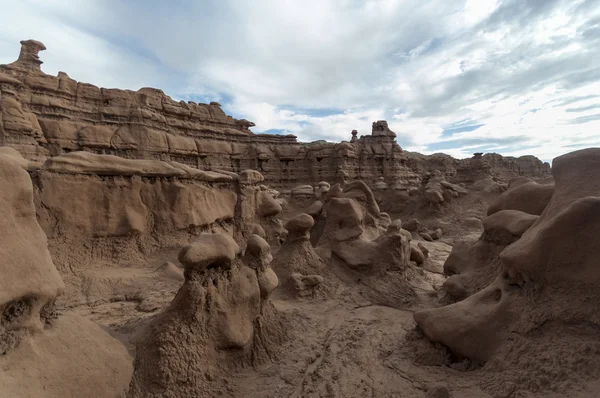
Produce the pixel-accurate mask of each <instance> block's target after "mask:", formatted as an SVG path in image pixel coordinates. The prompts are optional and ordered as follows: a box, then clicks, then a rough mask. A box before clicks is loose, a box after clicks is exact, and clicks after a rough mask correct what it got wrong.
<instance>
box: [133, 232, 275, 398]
mask: <svg viewBox="0 0 600 398" xmlns="http://www.w3.org/2000/svg"><path fill="white" fill-rule="evenodd" d="M245 258H246V261H247V264H248V265H246V264H244V263H243V262H242V253H241V249H240V247H239V246H238V244H237V243H236V242H235V241H234V240H233V238H231V237H230V236H228V235H224V234H206V235H201V236H200V237H199V239H198V240H197V241H196V242H194V243H192V244H190V245H188V246H186V247H184V248H183V249H182V250H181V252H180V253H179V260H180V262H181V263H182V264H183V265H184V266H185V273H184V275H185V282H184V284H183V286H182V287H181V289H180V290H179V292H178V293H177V296H176V297H175V299H174V300H173V302H172V303H171V305H170V306H169V307H168V308H167V309H166V310H165V311H164V312H163V313H161V314H159V315H158V316H156V318H155V319H153V321H152V322H151V323H150V324H149V325H148V326H147V328H146V329H145V331H144V332H143V335H142V336H141V337H140V339H139V341H138V343H137V356H136V360H135V371H134V374H133V378H132V380H131V384H130V390H129V395H128V396H129V397H182V396H214V395H215V394H217V393H218V392H221V393H222V392H223V391H226V388H227V381H226V379H227V376H226V371H228V370H230V369H231V368H235V367H239V366H243V365H244V364H252V362H253V361H255V360H258V359H259V358H269V357H270V356H269V355H268V350H269V347H268V343H269V342H270V341H271V340H270V336H269V327H271V326H273V325H272V322H274V321H275V319H274V318H275V317H276V314H275V313H274V308H272V306H271V304H270V302H269V301H268V297H269V295H270V293H271V292H272V291H273V289H274V288H275V287H276V286H277V277H276V276H275V275H274V274H273V273H272V271H271V270H270V268H269V263H270V261H271V256H270V248H269V245H268V244H267V243H266V242H265V241H264V240H263V239H262V238H260V237H258V236H257V235H253V236H252V237H251V238H250V240H249V242H248V244H247V253H246V256H245ZM275 334H280V335H281V334H283V331H282V330H279V331H276V333H275ZM265 351H267V354H265Z"/></svg>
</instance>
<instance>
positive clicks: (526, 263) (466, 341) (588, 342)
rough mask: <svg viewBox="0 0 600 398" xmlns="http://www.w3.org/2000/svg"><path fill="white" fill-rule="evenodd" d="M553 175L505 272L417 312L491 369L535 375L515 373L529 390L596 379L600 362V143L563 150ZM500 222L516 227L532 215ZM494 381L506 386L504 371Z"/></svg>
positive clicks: (438, 337)
mask: <svg viewBox="0 0 600 398" xmlns="http://www.w3.org/2000/svg"><path fill="white" fill-rule="evenodd" d="M552 173H553V175H554V180H555V187H554V191H553V194H552V198H551V199H550V201H549V203H548V205H547V206H546V207H545V209H544V210H543V212H541V215H540V216H539V218H538V219H537V220H536V221H535V222H534V223H533V225H532V226H531V227H530V228H528V229H527V230H526V231H525V232H524V233H523V235H522V236H521V238H520V239H518V240H517V241H516V242H514V243H512V244H511V245H509V246H507V247H506V248H505V249H504V250H503V251H502V252H500V254H499V255H498V256H499V261H500V266H501V270H500V272H499V275H498V277H497V278H496V279H495V280H494V281H493V282H492V283H490V284H489V285H488V286H487V287H485V288H484V289H482V290H480V291H479V292H478V293H476V294H473V295H472V296H470V297H469V298H467V299H465V300H463V301H460V302H458V303H455V304H452V305H449V306H446V307H441V308H437V309H430V310H426V311H422V312H417V313H415V315H414V318H415V320H416V322H417V324H418V325H419V327H420V328H421V329H422V330H423V332H424V333H425V335H426V336H427V337H428V338H430V339H431V340H433V341H436V342H440V343H442V344H444V345H446V346H447V347H448V348H449V349H450V350H451V351H452V352H454V353H455V354H457V355H460V356H464V357H467V358H470V359H471V360H473V361H476V362H479V363H484V364H485V366H484V370H486V369H487V370H490V372H493V373H494V374H498V372H504V373H517V372H527V373H526V374H527V375H526V377H521V378H520V379H515V382H516V383H525V385H524V386H520V387H522V388H524V389H527V388H529V387H531V388H534V387H535V389H536V390H539V389H540V388H542V389H546V388H551V387H552V386H555V385H556V384H557V383H561V382H565V381H567V380H568V381H569V382H571V383H573V382H575V381H576V380H581V379H583V380H585V379H590V378H594V377H595V376H593V374H594V373H595V372H596V371H597V369H598V368H599V366H600V354H599V353H600V351H599V350H598V349H597V337H598V328H599V327H600V309H599V307H598V305H597V302H598V300H599V299H600V289H599V287H598V286H599V284H598V282H599V278H600V273H599V272H598V261H599V259H598V255H597V250H596V245H595V243H594V239H595V237H597V236H598V234H599V233H600V182H599V181H598V178H597V175H598V173H600V149H597V148H592V149H585V150H581V151H576V152H572V153H569V154H567V155H563V156H560V157H558V158H556V159H554V162H553V167H552ZM521 186H523V185H521ZM515 189H518V187H517V188H515ZM542 192H543V190H542ZM496 214H498V213H496ZM498 219H504V221H503V222H502V223H499V224H502V225H503V229H506V230H511V229H513V228H514V230H515V232H520V231H522V230H523V229H525V228H526V226H527V224H529V221H530V220H529V219H525V218H524V217H521V216H518V217H514V216H508V215H507V216H498ZM507 219H512V221H511V222H506V220H507ZM525 221H526V222H525ZM490 223H491V222H488V227H487V228H488V230H489V228H490V225H489V224H490ZM550 358H562V359H561V360H559V361H558V362H557V361H554V360H552V359H550ZM532 363H535V366H534V368H532V367H531V366H532V365H531V364H532ZM592 369H593V370H592ZM550 375H554V376H552V377H550V378H549V376H550ZM490 383H491V384H490V388H500V386H499V385H494V383H498V384H500V381H498V379H497V377H494V378H493V379H491V382H490ZM532 386H533V387H532Z"/></svg>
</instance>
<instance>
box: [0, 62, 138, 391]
mask: <svg viewBox="0 0 600 398" xmlns="http://www.w3.org/2000/svg"><path fill="white" fill-rule="evenodd" d="M23 60H24V61H28V62H29V61H34V59H33V58H31V57H30V56H29V55H28V54H27V53H26V54H23ZM0 256H1V258H2V262H1V265H0V274H1V275H2V277H1V278H0V311H1V312H2V318H1V319H0V352H1V353H2V355H1V356H0V367H2V372H0V390H1V391H3V393H2V394H3V395H6V396H11V397H42V396H49V397H63V396H64V397H67V396H95V397H107V398H108V397H111V398H112V397H116V396H119V395H121V394H122V393H123V392H124V391H125V389H126V386H127V383H128V380H129V378H130V375H131V359H130V357H129V355H128V353H127V350H126V349H125V347H124V346H123V345H122V344H121V343H120V342H118V341H117V340H116V339H114V338H112V337H111V336H110V335H109V334H108V333H107V332H105V331H104V330H102V329H101V328H100V327H98V326H97V325H96V324H94V323H92V322H90V321H88V320H86V319H83V318H81V317H79V316H77V315H73V314H69V315H60V314H58V313H56V311H55V307H54V303H55V300H56V298H57V297H58V296H59V295H60V294H61V293H62V292H63V290H64V288H65V285H64V283H63V281H62V279H61V277H60V275H59V273H58V271H57V269H56V268H55V267H54V264H53V263H52V259H51V257H50V253H49V252H48V248H47V242H46V236H45V235H44V232H43V231H42V229H41V228H40V226H39V224H38V223H37V221H36V214H35V207H34V203H33V187H32V184H31V179H30V178H29V175H28V174H27V172H26V171H25V170H23V164H22V162H18V161H15V160H14V158H13V157H11V156H6V155H3V154H0Z"/></svg>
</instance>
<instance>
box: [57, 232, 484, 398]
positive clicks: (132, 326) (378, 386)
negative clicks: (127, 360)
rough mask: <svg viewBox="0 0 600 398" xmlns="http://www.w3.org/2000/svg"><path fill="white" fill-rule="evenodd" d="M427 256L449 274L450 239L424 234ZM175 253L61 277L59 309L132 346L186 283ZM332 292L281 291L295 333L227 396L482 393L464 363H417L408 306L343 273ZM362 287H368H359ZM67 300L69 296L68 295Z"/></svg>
mask: <svg viewBox="0 0 600 398" xmlns="http://www.w3.org/2000/svg"><path fill="white" fill-rule="evenodd" d="M424 244H426V245H427V246H428V247H429V249H430V260H429V261H428V262H427V264H426V266H425V267H424V269H427V270H428V271H426V272H427V273H430V274H431V277H432V278H433V279H434V280H438V281H440V282H441V281H443V278H442V277H441V275H440V274H441V267H442V264H443V261H444V260H445V258H446V257H447V256H448V254H449V251H450V249H451V247H450V246H448V245H446V244H444V243H442V242H424ZM175 254H176V253H168V254H165V255H164V256H162V257H161V258H157V259H153V260H152V261H149V263H148V264H146V265H145V266H143V267H140V266H137V267H135V266H131V265H130V266H127V267H124V266H123V265H121V266H116V265H111V264H104V266H98V267H96V268H93V269H89V270H86V271H85V272H84V273H82V274H80V275H76V276H74V275H71V276H68V277H65V280H66V282H67V285H68V286H69V288H68V291H67V294H65V295H64V297H63V298H62V300H61V302H62V307H63V308H62V311H63V312H74V313H77V314H80V315H83V316H84V317H86V318H88V319H90V320H92V321H94V322H96V323H98V324H100V325H101V326H103V327H105V328H106V329H107V330H109V331H110V332H111V334H113V336H115V337H117V338H118V339H119V340H121V341H122V342H123V343H124V344H125V345H126V346H127V348H128V349H129V351H130V352H131V354H132V359H133V356H134V355H135V338H136V334H137V332H138V331H139V330H140V328H142V327H143V326H144V321H145V320H146V319H148V317H150V316H152V315H153V314H156V313H158V312H159V311H161V310H162V309H163V308H164V307H165V306H167V305H168V304H169V303H170V301H171V300H172V298H173V297H174V295H175V293H176V292H177V290H178V289H179V287H180V285H181V282H182V281H181V279H179V277H178V275H177V274H176V273H173V272H171V271H172V270H171V269H165V268H164V267H161V265H162V264H164V263H165V262H166V261H171V262H172V263H173V264H177V261H176V259H175ZM333 289H334V291H333V292H331V293H330V294H329V295H328V296H329V297H328V298H322V297H313V298H305V299H300V300H297V299H294V300H290V299H284V298H283V297H281V295H280V294H278V292H277V291H276V292H275V293H274V295H273V299H272V301H273V303H274V305H275V307H276V308H277V309H278V310H279V311H280V312H282V313H283V314H285V316H286V319H287V320H288V321H289V325H290V331H291V333H290V338H289V340H288V341H287V342H286V343H285V344H284V346H283V347H279V349H278V350H276V359H275V360H274V361H273V362H272V363H266V364H262V365H260V366H258V367H257V368H242V369H237V370H236V371H235V372H232V374H230V375H226V377H227V378H228V384H229V386H230V391H229V396H231V397H423V396H426V392H427V391H428V390H430V389H432V388H435V387H439V386H445V387H446V388H449V389H450V390H451V391H453V396H461V397H470V396H472V397H484V396H486V394H485V393H484V392H483V391H482V390H480V389H479V388H478V387H476V385H474V384H475V383H473V382H472V381H470V382H469V380H468V377H467V378H466V380H464V381H460V380H462V379H465V377H457V375H458V376H460V375H461V374H463V373H464V372H460V371H456V370H453V369H452V368H450V367H442V366H417V365H414V364H413V362H414V360H415V354H414V353H412V352H411V350H410V349H407V334H408V335H412V334H414V333H415V323H414V321H413V319H412V312H411V311H406V310H401V309H396V308H391V307H383V306H378V305H373V304H371V303H370V302H369V301H368V300H366V299H364V298H363V297H362V295H361V287H360V286H359V285H353V284H347V281H344V282H343V283H342V282H341V281H337V282H336V283H335V284H334V287H333ZM363 289H364V287H363ZM67 303H68V306H67V305H66V304H67Z"/></svg>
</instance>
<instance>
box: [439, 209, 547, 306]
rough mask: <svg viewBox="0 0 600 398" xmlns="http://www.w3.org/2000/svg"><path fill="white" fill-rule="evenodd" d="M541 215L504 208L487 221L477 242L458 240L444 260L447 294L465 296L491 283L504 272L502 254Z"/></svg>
mask: <svg viewBox="0 0 600 398" xmlns="http://www.w3.org/2000/svg"><path fill="white" fill-rule="evenodd" d="M537 219H538V216H536V215H531V214H527V213H524V212H522V211H519V210H501V211H499V212H496V213H494V214H492V215H491V216H488V217H487V218H485V219H484V221H483V228H484V231H483V233H482V234H481V236H480V237H479V239H478V240H477V241H475V242H465V241H460V242H457V243H456V244H455V245H454V247H453V248H452V252H451V253H450V256H448V259H447V260H446V262H445V263H444V273H445V274H446V275H448V276H449V278H448V279H447V280H446V282H444V289H445V290H446V293H447V294H448V295H449V296H450V297H452V298H453V299H455V300H461V299H464V298H466V297H468V296H470V295H472V294H473V293H476V292H478V291H479V290H481V289H483V288H485V287H486V286H488V285H489V284H490V283H491V282H492V281H493V280H494V279H495V278H496V277H497V276H498V274H499V273H500V269H501V264H500V258H499V254H500V253H501V252H502V251H503V250H504V249H505V248H506V247H507V246H508V245H510V244H512V243H514V242H516V241H517V240H518V239H519V238H520V237H521V236H522V235H523V234H524V233H525V231H527V230H528V229H529V228H530V227H531V226H532V225H533V223H534V222H535V221H536V220H537Z"/></svg>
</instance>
